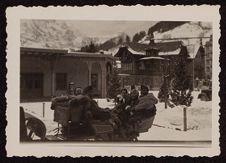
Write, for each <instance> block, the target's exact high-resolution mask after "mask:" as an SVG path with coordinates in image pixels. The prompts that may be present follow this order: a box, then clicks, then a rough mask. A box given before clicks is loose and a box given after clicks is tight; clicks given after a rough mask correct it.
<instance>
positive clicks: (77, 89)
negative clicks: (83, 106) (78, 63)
mask: <svg viewBox="0 0 226 163" xmlns="http://www.w3.org/2000/svg"><path fill="white" fill-rule="evenodd" d="M81 94H82V88H81V87H77V88H75V95H76V96H77V95H81Z"/></svg>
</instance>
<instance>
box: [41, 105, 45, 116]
mask: <svg viewBox="0 0 226 163" xmlns="http://www.w3.org/2000/svg"><path fill="white" fill-rule="evenodd" d="M42 117H45V103H44V102H43V103H42Z"/></svg>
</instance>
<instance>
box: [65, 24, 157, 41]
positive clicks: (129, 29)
mask: <svg viewBox="0 0 226 163" xmlns="http://www.w3.org/2000/svg"><path fill="white" fill-rule="evenodd" d="M65 22H66V23H67V24H68V25H69V26H71V27H73V28H76V29H78V30H79V31H80V32H81V33H82V34H83V35H87V36H91V37H92V36H99V37H102V36H112V35H118V34H120V33H127V34H128V35H129V36H133V35H134V34H135V33H137V32H140V31H141V30H145V31H146V32H147V31H148V29H149V28H150V27H151V26H153V25H154V24H155V23H156V22H154V21H87V20H86V21H85V20H84V21H65Z"/></svg>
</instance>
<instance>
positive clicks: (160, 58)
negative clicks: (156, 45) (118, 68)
mask: <svg viewBox="0 0 226 163" xmlns="http://www.w3.org/2000/svg"><path fill="white" fill-rule="evenodd" d="M152 59H153V60H155V59H156V60H168V59H165V58H162V57H144V58H141V59H140V60H152Z"/></svg>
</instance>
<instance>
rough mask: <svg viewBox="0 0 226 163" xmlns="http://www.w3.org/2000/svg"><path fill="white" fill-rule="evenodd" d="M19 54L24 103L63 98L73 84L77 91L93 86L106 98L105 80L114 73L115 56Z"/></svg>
mask: <svg viewBox="0 0 226 163" xmlns="http://www.w3.org/2000/svg"><path fill="white" fill-rule="evenodd" d="M20 54H21V60H20V74H21V75H20V92H21V94H20V97H21V99H25V100H26V99H41V98H48V99H49V98H51V97H54V96H59V95H64V94H67V91H68V85H69V83H72V82H73V83H74V87H75V88H77V87H78V88H82V89H84V88H85V87H87V86H90V85H92V86H93V88H94V92H95V93H94V94H95V95H96V96H97V97H106V94H107V88H106V87H107V86H106V85H107V84H106V83H107V81H106V80H107V79H106V76H107V75H108V74H109V73H111V71H112V65H113V62H114V58H113V57H112V56H110V55H106V54H101V53H84V52H68V50H60V49H38V48H24V47H22V48H21V49H20Z"/></svg>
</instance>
